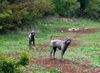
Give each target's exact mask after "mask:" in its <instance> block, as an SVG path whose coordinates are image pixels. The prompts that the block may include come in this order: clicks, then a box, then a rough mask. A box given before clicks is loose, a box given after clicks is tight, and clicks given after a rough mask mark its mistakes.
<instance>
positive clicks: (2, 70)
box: [0, 52, 29, 73]
mask: <svg viewBox="0 0 100 73" xmlns="http://www.w3.org/2000/svg"><path fill="white" fill-rule="evenodd" d="M28 62H29V55H28V53H27V54H26V52H23V53H22V55H21V57H20V59H19V60H18V59H16V58H14V57H7V56H6V55H5V54H2V55H0V73H22V70H20V66H24V65H27V64H28Z"/></svg>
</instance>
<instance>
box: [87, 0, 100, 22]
mask: <svg viewBox="0 0 100 73" xmlns="http://www.w3.org/2000/svg"><path fill="white" fill-rule="evenodd" d="M86 12H87V15H86V16H87V17H88V18H91V19H93V20H97V19H99V20H100V0H91V1H90V3H89V4H88V7H87V8H86Z"/></svg>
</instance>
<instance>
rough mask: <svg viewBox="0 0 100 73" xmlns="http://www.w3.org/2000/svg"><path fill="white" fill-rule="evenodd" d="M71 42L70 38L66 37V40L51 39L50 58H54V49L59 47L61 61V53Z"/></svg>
mask: <svg viewBox="0 0 100 73" xmlns="http://www.w3.org/2000/svg"><path fill="white" fill-rule="evenodd" d="M70 43H71V39H66V40H51V42H50V46H51V52H50V59H54V58H55V53H56V50H57V49H59V50H61V60H62V61H63V60H64V58H63V55H64V53H65V51H66V50H67V48H68V46H69V45H70Z"/></svg>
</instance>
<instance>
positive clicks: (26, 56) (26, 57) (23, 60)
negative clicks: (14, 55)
mask: <svg viewBox="0 0 100 73" xmlns="http://www.w3.org/2000/svg"><path fill="white" fill-rule="evenodd" d="M29 59H30V58H29V54H28V53H26V52H23V53H22V55H21V57H20V60H19V62H18V64H19V65H23V66H25V65H28V63H29Z"/></svg>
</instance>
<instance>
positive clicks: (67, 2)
mask: <svg viewBox="0 0 100 73" xmlns="http://www.w3.org/2000/svg"><path fill="white" fill-rule="evenodd" d="M53 3H54V4H55V11H56V12H57V13H58V14H59V15H60V16H64V17H72V16H74V15H76V11H77V10H78V8H79V4H78V3H77V2H76V0H53Z"/></svg>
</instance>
